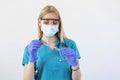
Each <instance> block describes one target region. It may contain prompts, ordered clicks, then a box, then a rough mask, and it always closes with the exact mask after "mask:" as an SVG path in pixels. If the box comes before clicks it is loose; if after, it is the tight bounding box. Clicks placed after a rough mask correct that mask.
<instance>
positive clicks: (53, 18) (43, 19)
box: [41, 18, 60, 21]
mask: <svg viewBox="0 0 120 80" xmlns="http://www.w3.org/2000/svg"><path fill="white" fill-rule="evenodd" d="M41 20H55V21H59V20H60V19H54V18H41Z"/></svg>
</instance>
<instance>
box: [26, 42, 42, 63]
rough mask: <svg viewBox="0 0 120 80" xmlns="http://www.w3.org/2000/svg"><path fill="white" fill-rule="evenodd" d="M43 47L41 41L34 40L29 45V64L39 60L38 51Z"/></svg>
mask: <svg viewBox="0 0 120 80" xmlns="http://www.w3.org/2000/svg"><path fill="white" fill-rule="evenodd" d="M40 46H41V44H40V41H39V40H32V41H31V42H30V44H29V45H28V51H29V62H36V60H37V50H38V48H39V47H40Z"/></svg>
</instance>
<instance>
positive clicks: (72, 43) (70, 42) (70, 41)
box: [64, 38, 76, 46]
mask: <svg viewBox="0 0 120 80" xmlns="http://www.w3.org/2000/svg"><path fill="white" fill-rule="evenodd" d="M64 43H65V44H66V45H67V46H72V45H75V44H76V43H75V41H74V40H73V39H70V38H64Z"/></svg>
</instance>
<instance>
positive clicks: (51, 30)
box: [41, 24, 59, 37]
mask: <svg viewBox="0 0 120 80" xmlns="http://www.w3.org/2000/svg"><path fill="white" fill-rule="evenodd" d="M41 30H42V31H43V34H45V35H46V36H47V37H53V36H54V35H55V34H56V33H57V32H58V31H59V29H58V25H46V24H42V25H41Z"/></svg>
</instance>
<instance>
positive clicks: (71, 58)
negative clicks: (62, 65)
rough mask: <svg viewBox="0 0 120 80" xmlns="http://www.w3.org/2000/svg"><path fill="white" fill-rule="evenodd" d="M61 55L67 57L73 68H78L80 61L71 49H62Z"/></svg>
mask: <svg viewBox="0 0 120 80" xmlns="http://www.w3.org/2000/svg"><path fill="white" fill-rule="evenodd" d="M59 52H60V54H62V55H63V56H65V57H66V58H67V60H68V62H69V63H70V65H71V66H76V65H78V60H77V58H76V54H75V51H74V50H73V49H71V48H62V49H60V51H59Z"/></svg>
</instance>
